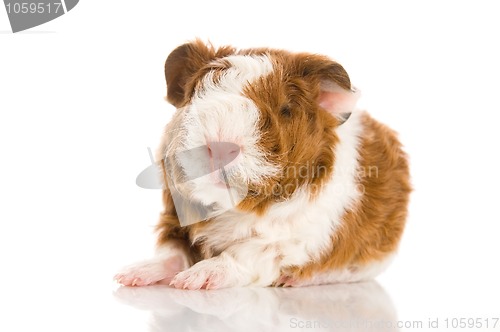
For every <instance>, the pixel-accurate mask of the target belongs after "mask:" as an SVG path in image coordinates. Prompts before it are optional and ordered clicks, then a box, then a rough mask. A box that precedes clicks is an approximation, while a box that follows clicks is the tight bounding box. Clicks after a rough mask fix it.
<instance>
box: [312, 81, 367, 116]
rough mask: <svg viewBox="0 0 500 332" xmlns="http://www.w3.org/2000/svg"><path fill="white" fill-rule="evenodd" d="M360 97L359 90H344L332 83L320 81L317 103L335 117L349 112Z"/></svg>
mask: <svg viewBox="0 0 500 332" xmlns="http://www.w3.org/2000/svg"><path fill="white" fill-rule="evenodd" d="M359 97H360V92H359V90H356V89H353V90H345V89H343V88H341V87H340V86H338V85H336V84H333V83H330V82H328V83H322V84H321V92H320V94H319V100H318V102H319V105H320V106H321V107H322V108H324V109H325V110H326V111H328V112H329V113H330V114H332V115H334V116H336V117H342V116H343V114H345V113H351V112H352V111H353V110H354V108H355V106H356V102H357V101H358V99H359Z"/></svg>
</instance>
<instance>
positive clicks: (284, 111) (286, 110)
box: [280, 105, 292, 118]
mask: <svg viewBox="0 0 500 332" xmlns="http://www.w3.org/2000/svg"><path fill="white" fill-rule="evenodd" d="M280 115H281V116H282V117H284V118H291V117H292V108H291V107H290V105H283V106H281V108H280Z"/></svg>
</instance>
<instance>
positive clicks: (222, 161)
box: [207, 142, 240, 168]
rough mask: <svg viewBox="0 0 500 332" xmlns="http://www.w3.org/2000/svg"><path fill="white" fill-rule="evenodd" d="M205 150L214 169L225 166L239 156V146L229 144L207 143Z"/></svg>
mask: <svg viewBox="0 0 500 332" xmlns="http://www.w3.org/2000/svg"><path fill="white" fill-rule="evenodd" d="M207 148H208V155H209V156H210V159H211V160H212V161H213V163H214V167H215V168H218V167H221V166H226V165H227V164H229V163H230V162H231V161H233V160H234V159H235V158H236V157H238V155H239V154H240V146H239V145H238V144H235V143H231V142H207Z"/></svg>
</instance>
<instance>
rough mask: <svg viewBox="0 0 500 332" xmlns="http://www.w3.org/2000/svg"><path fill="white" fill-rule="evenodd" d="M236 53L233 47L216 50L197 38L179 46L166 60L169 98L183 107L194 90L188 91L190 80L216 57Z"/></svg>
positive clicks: (177, 105)
mask: <svg viewBox="0 0 500 332" xmlns="http://www.w3.org/2000/svg"><path fill="white" fill-rule="evenodd" d="M231 53H234V50H233V49H232V48H231V47H222V48H219V49H218V50H215V49H214V47H213V46H212V45H206V44H205V43H203V42H202V41H200V40H195V41H193V42H191V43H187V44H184V45H181V46H179V47H177V48H176V49H175V50H173V51H172V53H170V55H169V56H168V57H167V60H166V61H165V79H166V81H167V100H168V101H169V102H170V103H171V104H172V105H174V106H175V107H182V106H184V105H185V103H186V98H187V97H189V94H190V93H191V92H192V91H186V89H187V85H188V82H189V81H190V79H191V78H193V77H194V76H195V74H196V73H197V72H198V71H199V70H200V69H201V68H203V67H204V66H205V65H207V64H208V63H210V62H211V61H213V60H214V59H216V58H219V57H223V56H227V55H229V54H231Z"/></svg>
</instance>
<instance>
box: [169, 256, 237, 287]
mask: <svg viewBox="0 0 500 332" xmlns="http://www.w3.org/2000/svg"><path fill="white" fill-rule="evenodd" d="M238 276H239V272H238V271H237V268H236V266H234V265H233V264H232V263H231V261H227V260H224V259H221V256H219V257H215V258H211V259H207V260H204V261H201V262H198V263H196V264H195V265H193V266H192V267H191V268H189V269H187V270H186V271H182V272H179V273H178V274H177V275H176V276H175V277H174V278H173V279H172V281H171V282H170V285H173V286H174V287H175V288H181V289H218V288H226V287H233V286H237V285H238V286H240V285H241V280H240V279H241V278H238ZM241 286H242V285H241Z"/></svg>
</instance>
